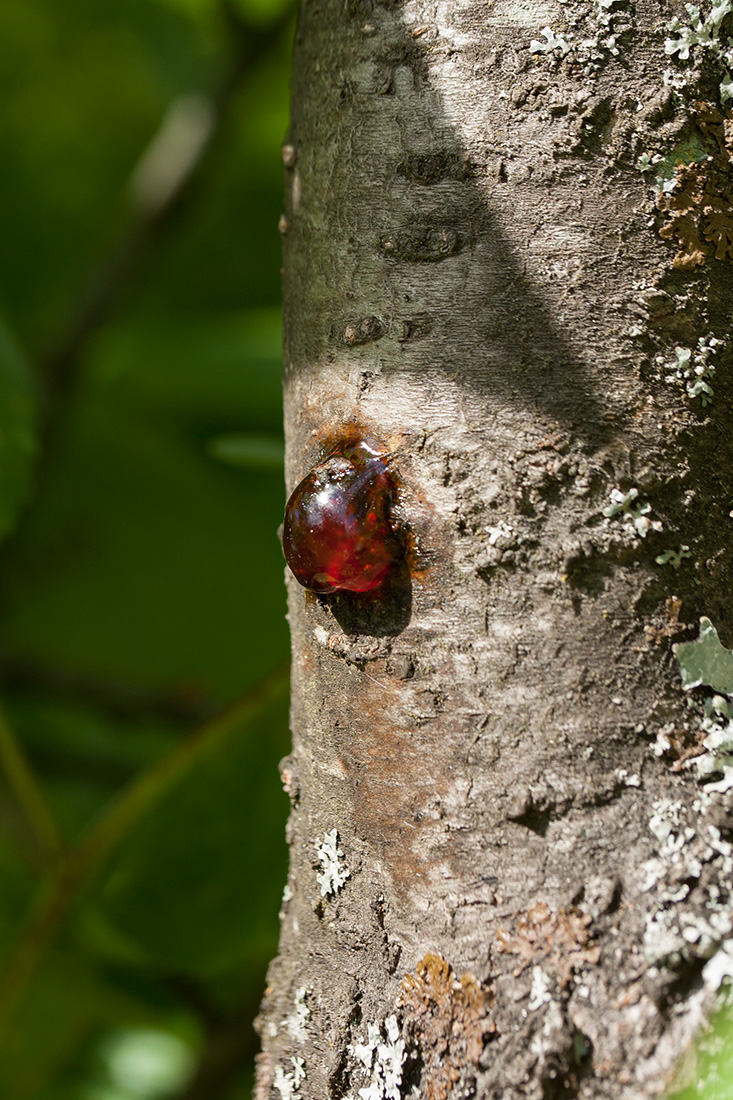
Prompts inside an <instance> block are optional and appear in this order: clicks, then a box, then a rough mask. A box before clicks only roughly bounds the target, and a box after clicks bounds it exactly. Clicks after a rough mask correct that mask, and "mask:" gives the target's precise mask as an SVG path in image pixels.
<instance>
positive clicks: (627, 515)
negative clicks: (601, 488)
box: [603, 489, 662, 538]
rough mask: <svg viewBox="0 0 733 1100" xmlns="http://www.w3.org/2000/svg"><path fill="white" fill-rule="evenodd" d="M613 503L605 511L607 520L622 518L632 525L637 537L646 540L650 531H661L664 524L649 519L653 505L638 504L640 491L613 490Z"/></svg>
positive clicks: (611, 494)
mask: <svg viewBox="0 0 733 1100" xmlns="http://www.w3.org/2000/svg"><path fill="white" fill-rule="evenodd" d="M610 496H611V503H610V504H609V505H607V507H605V508H604V509H603V514H604V516H605V517H606V519H613V518H615V517H616V516H620V517H621V518H622V519H624V520H626V522H627V523H629V524H630V525H631V527H632V528H633V529H634V531H635V532H636V534H637V535H640V536H641V538H646V536H647V535H648V534H649V532H650V531H661V530H662V524H661V522H660V521H659V520H656V519H649V512H651V510H652V507H651V504H636V503H635V502H636V501H637V499H638V497H639V490H638V489H629V490H628V491H627V492H625V493H624V492H622V491H621V489H612V490H611V493H610Z"/></svg>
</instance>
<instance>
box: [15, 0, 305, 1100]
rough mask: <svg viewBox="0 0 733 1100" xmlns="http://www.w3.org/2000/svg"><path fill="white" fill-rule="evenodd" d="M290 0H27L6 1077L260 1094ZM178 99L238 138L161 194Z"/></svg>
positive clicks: (24, 1096) (274, 706)
mask: <svg viewBox="0 0 733 1100" xmlns="http://www.w3.org/2000/svg"><path fill="white" fill-rule="evenodd" d="M287 6H288V5H287V3H285V2H284V0H124V3H123V2H117V0H114V2H110V3H104V4H100V3H96V2H92V0H5V2H4V3H3V4H1V5H0V41H1V42H2V43H3V45H2V48H1V49H0V93H1V94H0V148H1V149H2V154H3V155H2V160H3V172H2V175H1V176H0V238H1V239H2V241H3V247H2V249H1V250H0V316H2V317H4V321H3V323H2V326H0V538H4V540H5V541H4V545H3V547H2V548H0V592H1V594H2V595H1V598H0V619H1V633H0V637H1V638H2V642H1V644H0V688H1V689H2V702H1V705H0V964H1V965H2V969H0V1096H2V1098H3V1100H146V1098H149V1100H154V1098H155V1097H161V1098H162V1097H180V1098H185V1097H187V1096H188V1095H189V1094H190V1095H192V1096H193V1095H200V1094H199V1093H195V1089H196V1087H198V1086H196V1081H197V1080H198V1081H203V1080H206V1081H209V1080H210V1081H213V1082H215V1084H214V1085H211V1086H210V1087H209V1086H206V1093H205V1094H206V1096H207V1100H242V1098H244V1097H245V1096H248V1095H249V1089H250V1085H251V1062H252V1057H253V1053H254V1050H255V1049H256V1046H255V1036H254V1033H253V1031H252V1019H253V1016H254V1014H255V1012H256V1010H257V1005H258V1001H259V998H260V996H261V993H262V990H263V986H264V974H265V968H266V965H267V962H268V960H269V958H270V957H271V956H272V955H273V954H274V952H275V949H276V939H277V910H278V906H279V899H280V895H281V893H282V889H283V886H284V883H285V873H286V852H285V844H284V837H283V829H284V823H285V817H286V812H287V803H286V799H285V798H284V796H283V794H282V791H281V788H280V784H279V779H278V774H277V762H278V760H279V758H280V757H281V756H283V755H284V754H285V753H286V752H287V745H288V732H287V707H286V699H285V685H286V664H287V657H288V646H287V632H286V624H285V618H284V613H285V601H284V588H283V570H284V563H283V558H282V553H281V550H280V548H279V546H278V541H277V535H276V532H277V528H278V525H279V523H280V520H281V516H282V505H283V485H282V426H281V425H282V413H281V398H280V372H281V360H280V317H279V282H280V276H279V268H280V241H279V235H278V233H277V220H278V216H279V213H280V209H281V199H280V191H281V183H280V180H281V163H280V152H279V147H280V144H281V141H282V138H283V135H284V133H285V130H286V122H287V70H288V65H289V52H290V37H291V33H292V32H291V29H290V27H289V21H288V11H287ZM176 111H178V113H179V115H181V112H183V115H184V116H185V114H186V111H188V112H189V115H191V112H192V111H193V112H194V113H195V112H196V111H199V114H200V115H201V117H202V118H203V120H204V123H205V125H207V126H208V127H209V131H208V137H209V138H210V143H209V144H207V142H206V141H202V144H201V146H200V148H199V153H200V156H199V160H198V163H197V165H196V166H195V168H194V169H193V170H192V171H191V172H190V174H189V175H186V173H185V171H184V173H183V174H184V177H185V179H184V183H183V186H182V187H181V188H180V189H179V191H177V192H176V193H175V195H174V196H173V198H172V199H171V197H170V196H166V194H165V193H164V190H163V191H160V193H159V194H157V195H155V194H153V197H152V199H151V192H150V191H149V190H148V191H147V192H146V191H145V190H144V188H143V189H141V187H142V185H141V179H143V177H145V178H147V179H148V184H149V182H150V169H149V166H148V168H145V163H146V162H145V161H144V160H143V158H144V155H145V154H146V153H148V152H149V150H150V147H151V143H153V144H154V147H155V148H159V147H160V145H161V143H163V138H162V137H161V130H162V131H163V134H165V132H166V127H169V128H170V126H171V125H172V122H171V118H173V117H174V116H175V113H176ZM166 118H167V120H168V121H167V122H166V121H164V120H166ZM207 120H208V122H207ZM156 141H157V146H155V142H156ZM141 165H142V167H141ZM146 172H147V173H148V175H147V177H146V176H145V173H146ZM143 182H144V179H143ZM268 677H269V678H268ZM261 685H264V686H261ZM233 1036H234V1041H232V1037H233ZM221 1049H226V1050H227V1051H231V1053H229V1054H228V1058H229V1061H228V1063H227V1064H225V1065H224V1066H221V1065H220V1064H219V1063H217V1064H216V1066H215V1070H216V1072H213V1070H212V1065H213V1061H215V1060H216V1053H215V1052H216V1051H217V1050H219V1051H220V1050H221ZM146 1066H147V1070H146V1069H145V1067H146ZM141 1067H142V1068H141ZM136 1073H137V1077H136V1076H135V1074H136ZM146 1073H147V1077H146V1076H145V1074H146ZM156 1074H157V1077H156Z"/></svg>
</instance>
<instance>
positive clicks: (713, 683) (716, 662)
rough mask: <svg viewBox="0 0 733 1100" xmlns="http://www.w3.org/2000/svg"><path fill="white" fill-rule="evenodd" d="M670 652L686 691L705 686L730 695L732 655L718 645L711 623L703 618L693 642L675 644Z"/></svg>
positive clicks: (721, 645) (715, 631)
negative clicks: (674, 658) (678, 664)
mask: <svg viewBox="0 0 733 1100" xmlns="http://www.w3.org/2000/svg"><path fill="white" fill-rule="evenodd" d="M672 649H673V651H674V655H675V657H676V658H677V660H678V661H679V663H680V673H681V675H682V687H683V688H684V689H685V691H691V690H692V688H696V687H700V686H701V685H702V684H705V685H706V686H707V687H711V688H713V690H714V691H721V692H723V694H725V695H733V651H731V650H730V649H726V648H725V646H724V645H723V644H722V643H721V641H720V638H719V637H718V632H717V630H716V629H715V627H714V626H713V624H712V623H711V622H710V619H708V618H706V617H705V616H704V615H703V617H702V618H701V619H700V637H699V638H698V639H697V641H696V642H678V643H677V645H674V646H672Z"/></svg>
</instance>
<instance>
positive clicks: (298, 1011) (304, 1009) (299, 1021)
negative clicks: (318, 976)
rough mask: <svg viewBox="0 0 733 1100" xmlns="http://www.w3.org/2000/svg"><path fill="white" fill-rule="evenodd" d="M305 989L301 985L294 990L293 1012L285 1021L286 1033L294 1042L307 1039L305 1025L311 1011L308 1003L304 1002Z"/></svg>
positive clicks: (301, 1041)
mask: <svg viewBox="0 0 733 1100" xmlns="http://www.w3.org/2000/svg"><path fill="white" fill-rule="evenodd" d="M306 995H307V990H306V988H305V986H301V987H300V989H296V991H295V1012H294V1013H293V1014H292V1016H288V1018H287V1020H286V1021H285V1026H286V1027H287V1029H288V1033H289V1035H290V1038H291V1039H294V1040H295V1042H296V1043H304V1042H305V1040H306V1039H307V1034H306V1030H305V1025H306V1023H307V1020H308V1017H309V1016H310V1014H311V1012H310V1009H309V1008H308V1005H307V1004H306V1003H305V998H306Z"/></svg>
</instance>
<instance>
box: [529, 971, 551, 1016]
mask: <svg viewBox="0 0 733 1100" xmlns="http://www.w3.org/2000/svg"><path fill="white" fill-rule="evenodd" d="M551 1000H552V996H551V994H550V983H549V980H548V978H547V975H546V974H545V973H544V971H543V970H542V967H540V966H534V967H533V968H532V988H531V990H530V993H529V1003H528V1004H527V1008H528V1009H529V1011H530V1012H536V1011H537V1009H538V1008H542V1006H543V1005H546V1004H548V1003H549V1002H550V1001H551Z"/></svg>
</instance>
